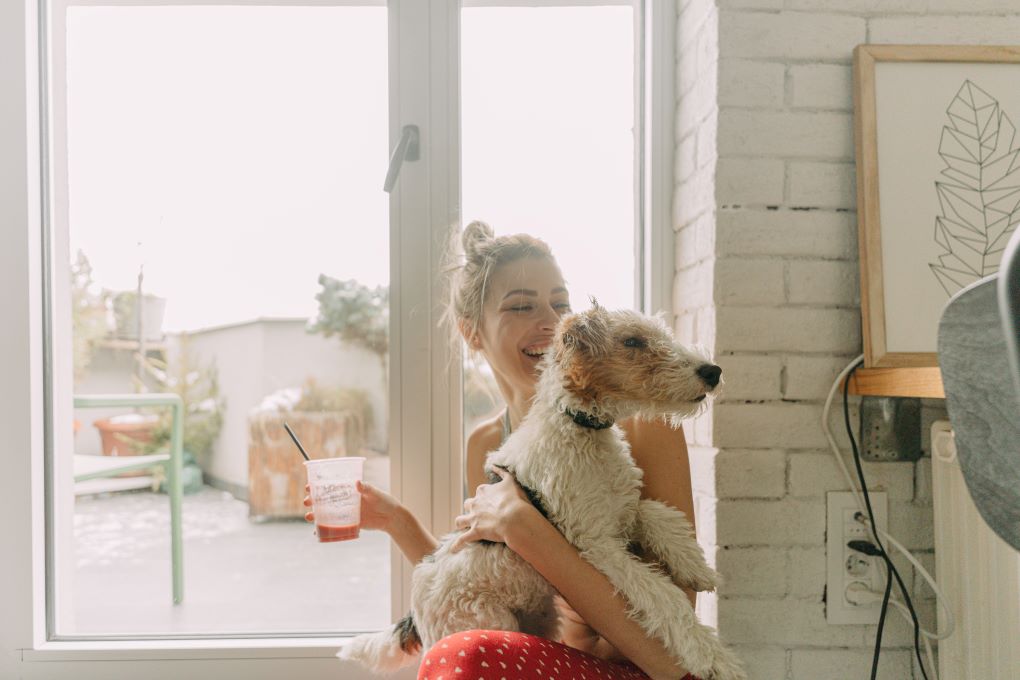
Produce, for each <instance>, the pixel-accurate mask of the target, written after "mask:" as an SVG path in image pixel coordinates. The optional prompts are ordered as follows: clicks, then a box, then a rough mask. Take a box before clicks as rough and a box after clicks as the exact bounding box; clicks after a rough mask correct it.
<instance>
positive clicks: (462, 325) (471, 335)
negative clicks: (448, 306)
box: [457, 319, 482, 350]
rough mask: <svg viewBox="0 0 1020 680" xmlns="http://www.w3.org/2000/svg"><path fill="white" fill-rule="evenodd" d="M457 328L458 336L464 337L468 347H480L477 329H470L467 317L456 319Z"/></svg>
mask: <svg viewBox="0 0 1020 680" xmlns="http://www.w3.org/2000/svg"><path fill="white" fill-rule="evenodd" d="M457 329H458V330H459V331H460V336H461V337H462V338H464V342H465V343H467V346H468V348H469V349H474V350H480V349H481V348H482V343H481V341H480V339H479V337H478V329H477V328H475V329H472V328H471V324H470V323H468V320H467V319H460V320H459V321H457Z"/></svg>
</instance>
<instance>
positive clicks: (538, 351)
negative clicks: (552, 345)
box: [521, 347, 545, 357]
mask: <svg viewBox="0 0 1020 680" xmlns="http://www.w3.org/2000/svg"><path fill="white" fill-rule="evenodd" d="M521 351H522V352H524V353H525V354H527V355H528V356H529V357H542V356H545V347H525V348H524V349H523V350H521Z"/></svg>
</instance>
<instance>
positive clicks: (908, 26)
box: [870, 7, 1020, 45]
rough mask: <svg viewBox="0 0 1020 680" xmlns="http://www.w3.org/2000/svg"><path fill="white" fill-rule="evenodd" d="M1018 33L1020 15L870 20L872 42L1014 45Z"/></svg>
mask: <svg viewBox="0 0 1020 680" xmlns="http://www.w3.org/2000/svg"><path fill="white" fill-rule="evenodd" d="M1014 9H1015V7H1014ZM1017 35H1020V16H1016V15H1013V16H1005V17H1003V16H985V17H981V16H976V17H972V16H958V17H945V16H941V17H940V16H921V17H909V18H908V17H889V18H874V19H871V22H870V42H872V43H903V44H912V45H913V44H924V43H938V44H944V45H957V44H964V45H967V44H971V45H1012V44H1015V43H1016V39H1017Z"/></svg>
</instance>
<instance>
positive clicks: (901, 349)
mask: <svg viewBox="0 0 1020 680" xmlns="http://www.w3.org/2000/svg"><path fill="white" fill-rule="evenodd" d="M853 56H854V60H853V75H854V133H855V145H856V153H857V216H858V244H859V248H860V274H861V276H860V283H861V318H862V335H863V341H864V365H865V367H867V368H895V367H909V368H924V367H935V366H937V365H938V362H937V359H936V351H935V346H936V334H937V326H938V316H939V315H940V314H941V308H942V307H943V306H944V305H945V302H947V301H948V299H949V297H950V296H951V295H952V294H953V293H954V289H957V290H958V289H959V288H962V287H964V286H966V285H968V284H969V283H972V282H973V281H972V280H971V279H973V280H977V279H979V278H981V277H982V276H987V275H988V274H990V273H994V269H997V262H994V260H995V255H996V254H997V253H998V252H999V250H998V248H999V242H1000V241H1001V247H1002V248H1004V247H1005V244H1006V242H1007V241H1008V240H1009V235H1010V234H1011V233H1012V231H1013V230H1014V229H1015V228H1016V222H1017V221H1020V133H1016V130H1017V129H1020V47H1017V46H956V45H858V46H857V47H856V48H855V49H854V55H853ZM1007 83H1008V84H1009V85H1010V86H1009V87H1008V88H1007V87H1006V86H1005V85H1006V84H1007ZM954 91H955V94H954ZM971 118H973V121H971V120H970V119H971ZM1004 119H1005V120H1004ZM940 120H941V123H940V122H939V121H940ZM971 123H973V126H971ZM940 126H941V128H942V129H941V130H939V129H938V128H939V127H940ZM970 127H973V129H974V130H978V131H979V133H978V134H977V135H976V137H972V136H970V135H968V134H967V131H968V129H969V128H970ZM950 128H951V129H950ZM1000 129H1001V132H1002V133H1003V134H1001V135H1000V134H999V131H1000ZM1007 138H1008V139H1007ZM975 151H976V153H977V158H976V159H975V160H971V155H970V154H971V153H972V152H975ZM1013 152H1016V154H1017V155H1016V157H1014V156H1012V154H1013ZM1004 154H1005V155H1004ZM1007 156H1008V157H1007ZM989 168H992V169H994V170H995V172H996V173H999V174H1001V175H1002V177H998V176H997V179H1000V180H1001V182H996V183H991V184H990V185H989V186H985V182H986V180H983V179H980V178H983V177H985V176H991V172H990V170H989ZM975 169H976V170H977V172H975ZM880 170H882V172H881V173H880ZM970 175H976V176H977V177H978V178H979V179H974V178H973V177H971V176H970ZM883 180H884V181H883ZM932 183H934V185H935V186H934V191H933V190H932ZM975 183H976V184H975ZM996 184H997V185H998V186H996ZM971 185H974V186H971ZM883 187H884V189H885V192H886V195H885V196H880V189H882V188H883ZM1014 188H1015V189H1016V196H1013V195H1012V194H1013V189H1014ZM977 198H980V200H977ZM883 219H884V221H883ZM982 220H983V224H982V225H980V228H978V229H976V230H975V229H974V227H975V224H977V223H980V222H981V221H982ZM1002 220H1005V222H1003V221H1002ZM982 229H984V233H983V234H982V233H980V232H981V230H982ZM981 237H984V238H985V239H986V242H985V245H982V244H981V242H980V239H981ZM982 248H984V251H983V252H982V251H981V249H982ZM933 254H934V255H933ZM993 264H994V268H993ZM940 289H941V290H940Z"/></svg>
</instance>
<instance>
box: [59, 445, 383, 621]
mask: <svg viewBox="0 0 1020 680" xmlns="http://www.w3.org/2000/svg"><path fill="white" fill-rule="evenodd" d="M379 460H380V461H381V462H382V463H383V465H382V466H380V465H379V464H376V465H375V466H370V467H369V469H367V470H366V479H367V480H368V481H371V482H373V483H376V484H379V483H380V482H383V483H385V476H386V473H385V469H388V465H387V464H386V463H387V462H388V459H379ZM366 462H369V461H366ZM380 467H384V469H382V470H381V469H379V468H380ZM373 472H374V473H375V475H376V476H377V477H382V479H378V478H376V479H373V474H372V473H373ZM380 486H382V484H380ZM183 522H184V524H183V532H184V562H185V564H184V602H183V603H182V604H181V605H177V606H173V605H172V604H171V587H170V517H169V501H168V498H167V496H166V495H165V494H159V493H152V492H149V491H130V492H118V493H109V494H100V495H95V496H81V497H79V498H78V499H77V500H76V503H75V515H74V536H75V555H74V562H75V565H74V571H73V580H72V582H73V593H70V594H69V595H70V602H68V598H67V596H65V597H64V599H62V600H61V602H62V603H63V604H64V605H69V606H68V607H66V608H63V609H62V610H63V611H69V612H71V614H70V617H65V618H64V619H62V625H61V626H60V631H59V632H60V633H61V634H66V635H124V634H127V635H131V634H139V633H143V634H144V633H151V634H169V635H174V634H185V635H188V634H203V633H215V634H235V633H236V634H245V633H280V634H298V633H327V632H328V633H336V632H342V631H357V630H370V629H379V628H382V627H384V626H385V625H387V623H388V622H389V620H390V597H389V590H390V548H389V546H390V540H389V537H388V536H386V535H385V534H383V533H381V532H375V531H365V532H362V534H361V536H360V538H358V539H357V540H354V541H343V542H338V543H319V542H318V540H317V539H316V537H315V535H314V533H313V531H314V529H313V527H312V525H310V524H308V523H306V522H304V521H303V520H295V521H279V522H261V523H257V522H252V521H250V520H249V519H248V505H247V504H246V503H244V502H242V501H239V500H237V499H235V498H234V497H233V496H231V495H230V494H229V493H227V492H225V491H220V490H218V489H214V488H212V487H209V486H206V487H203V489H202V490H201V491H199V492H197V493H194V494H191V495H186V496H184V500H183ZM67 618H70V619H71V620H67Z"/></svg>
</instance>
